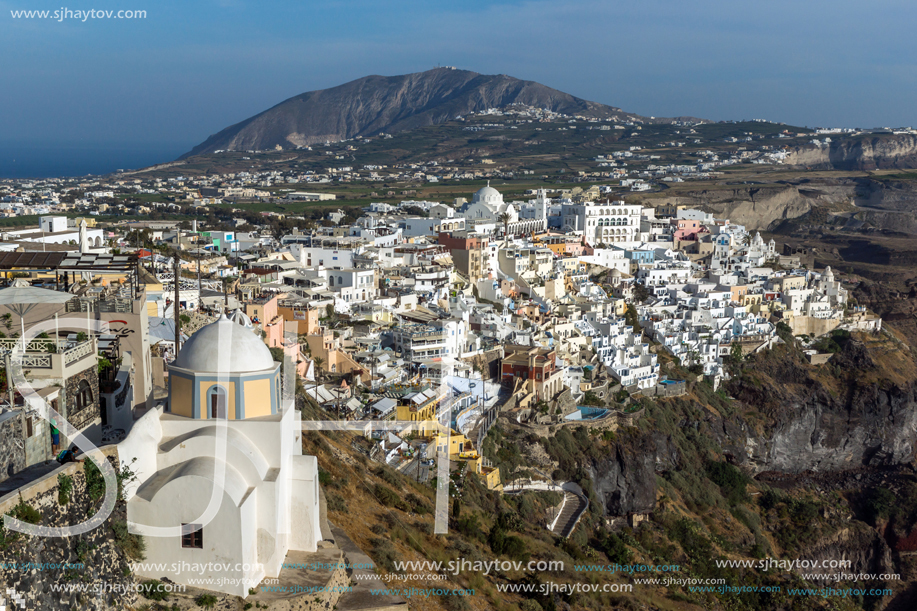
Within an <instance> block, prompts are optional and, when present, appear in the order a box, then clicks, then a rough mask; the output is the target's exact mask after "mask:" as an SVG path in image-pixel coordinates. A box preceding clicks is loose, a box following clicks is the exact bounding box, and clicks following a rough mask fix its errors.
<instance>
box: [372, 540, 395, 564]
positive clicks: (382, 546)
mask: <svg viewBox="0 0 917 611" xmlns="http://www.w3.org/2000/svg"><path fill="white" fill-rule="evenodd" d="M370 545H371V547H370V550H369V555H370V556H371V557H372V559H373V560H374V561H375V563H376V564H378V565H379V566H381V567H383V568H384V569H385V570H386V571H390V572H391V571H394V570H395V560H397V559H398V552H397V550H396V549H395V546H394V545H392V542H391V541H389V540H388V539H384V538H381V537H380V538H377V539H373V540H372V541H370Z"/></svg>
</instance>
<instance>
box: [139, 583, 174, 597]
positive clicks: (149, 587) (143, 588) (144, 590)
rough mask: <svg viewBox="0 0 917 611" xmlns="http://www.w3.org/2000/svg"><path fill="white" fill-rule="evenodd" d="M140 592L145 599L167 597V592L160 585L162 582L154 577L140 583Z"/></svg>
mask: <svg viewBox="0 0 917 611" xmlns="http://www.w3.org/2000/svg"><path fill="white" fill-rule="evenodd" d="M140 594H141V595H142V596H143V597H144V598H146V599H147V600H166V599H168V598H169V593H168V592H167V591H166V590H165V589H164V588H163V587H162V582H161V581H156V580H155V579H150V580H147V581H144V582H143V583H141V584H140Z"/></svg>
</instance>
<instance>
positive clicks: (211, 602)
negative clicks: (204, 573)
mask: <svg viewBox="0 0 917 611" xmlns="http://www.w3.org/2000/svg"><path fill="white" fill-rule="evenodd" d="M194 604H196V605H197V606H198V607H205V608H207V609H212V608H213V607H214V606H215V605H216V604H217V597H216V596H214V595H213V594H201V595H200V596H198V597H197V598H195V599H194Z"/></svg>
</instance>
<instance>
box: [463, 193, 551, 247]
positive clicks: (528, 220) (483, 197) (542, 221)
mask: <svg viewBox="0 0 917 611" xmlns="http://www.w3.org/2000/svg"><path fill="white" fill-rule="evenodd" d="M550 204H551V200H550V199H549V198H548V197H547V196H546V195H545V191H544V189H539V190H538V194H537V196H536V198H535V199H533V200H531V201H529V202H528V203H524V202H505V201H503V195H502V194H501V193H500V192H499V191H497V190H496V189H494V188H493V187H491V186H490V181H487V186H486V187H482V188H481V189H479V190H478V192H477V193H475V194H474V195H473V196H472V198H471V201H470V202H468V203H466V204H465V205H464V206H462V208H461V209H460V210H459V212H460V213H461V215H462V216H463V217H464V218H465V220H466V222H467V223H468V224H469V225H471V224H473V223H476V222H477V223H488V224H489V223H493V224H495V225H496V226H497V227H498V228H500V229H502V228H503V224H502V223H501V222H500V221H499V219H498V217H499V216H500V215H501V214H504V213H506V214H507V215H509V224H508V226H507V231H508V233H509V234H510V235H520V234H524V233H528V234H531V233H534V232H537V231H545V230H546V229H547V228H548V206H549V205H550Z"/></svg>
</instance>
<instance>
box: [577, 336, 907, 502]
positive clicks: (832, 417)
mask: <svg viewBox="0 0 917 611" xmlns="http://www.w3.org/2000/svg"><path fill="white" fill-rule="evenodd" d="M871 341H872V342H873V343H875V345H872V346H869V347H867V346H866V345H865V344H864V343H862V342H859V341H856V340H851V341H850V342H849V343H848V344H847V345H846V346H845V347H844V350H843V351H842V352H841V353H839V354H837V355H836V356H835V357H834V359H832V361H831V362H830V363H829V364H827V365H823V366H821V369H819V368H814V367H811V366H809V365H808V364H806V363H804V362H803V361H802V360H801V358H800V356H799V354H797V353H791V352H785V353H777V354H770V355H767V354H766V353H762V354H757V355H751V357H749V364H748V366H747V371H749V372H751V374H750V375H743V376H742V377H740V378H736V379H734V380H732V381H730V382H729V384H728V386H727V392H728V394H730V395H731V396H733V397H734V398H735V399H736V400H737V401H738V402H740V404H741V405H742V409H741V410H739V413H742V414H744V415H742V416H740V415H733V416H730V417H723V416H721V415H719V414H718V413H717V412H715V411H714V410H712V409H707V410H703V411H701V412H696V413H695V415H694V416H691V417H687V416H686V413H683V412H674V413H673V417H675V418H676V419H677V420H679V423H678V426H679V428H681V429H683V430H687V429H693V430H694V431H696V432H698V434H699V435H700V436H702V437H711V438H713V439H715V440H716V443H717V445H718V446H719V447H720V448H721V449H722V452H723V453H724V455H726V456H729V457H730V458H731V459H732V460H734V461H735V462H737V463H740V464H742V465H743V466H744V467H745V468H746V469H748V470H750V471H752V472H754V473H760V472H764V471H775V472H782V473H786V474H798V473H802V472H804V471H817V472H835V471H843V470H848V469H857V468H862V467H893V466H897V465H902V464H911V463H913V461H914V458H915V447H917V367H915V363H914V361H913V359H912V358H911V357H910V356H909V355H908V354H906V353H905V352H904V351H903V350H901V349H900V348H899V347H898V346H897V345H895V344H894V342H893V341H892V340H888V341H882V340H881V338H873V339H872V340H871ZM783 350H785V348H784V349H783ZM827 368H832V369H830V370H828V369H827ZM673 407H674V404H671V403H662V404H661V405H660V409H662V410H672V409H673ZM749 414H753V416H752V417H751V418H750V417H749ZM677 447H678V446H677V444H676V443H675V442H673V440H672V439H671V438H670V437H667V436H666V435H663V434H662V433H660V432H649V433H642V434H638V435H634V436H632V437H627V438H625V440H622V441H618V442H616V443H615V444H614V446H613V448H612V450H611V451H610V452H609V453H608V455H607V456H606V457H605V458H603V459H602V460H598V461H592V462H591V464H587V465H586V470H587V471H588V473H589V476H590V477H591V478H592V481H593V485H594V489H595V492H596V495H597V497H598V499H600V501H601V503H602V505H603V507H604V510H605V514H606V515H625V514H627V513H629V512H637V513H641V512H648V511H652V510H653V508H654V507H655V503H656V477H655V474H656V473H657V472H661V471H666V470H668V469H671V468H674V467H676V466H677V465H678V463H679V454H678V449H677ZM708 458H709V457H708Z"/></svg>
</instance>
